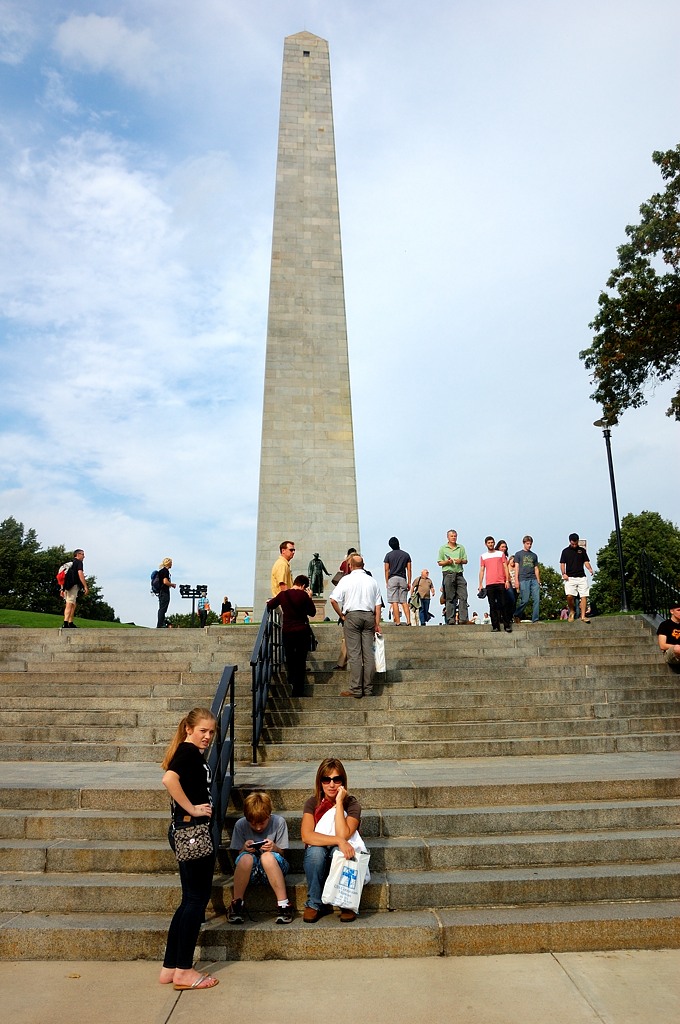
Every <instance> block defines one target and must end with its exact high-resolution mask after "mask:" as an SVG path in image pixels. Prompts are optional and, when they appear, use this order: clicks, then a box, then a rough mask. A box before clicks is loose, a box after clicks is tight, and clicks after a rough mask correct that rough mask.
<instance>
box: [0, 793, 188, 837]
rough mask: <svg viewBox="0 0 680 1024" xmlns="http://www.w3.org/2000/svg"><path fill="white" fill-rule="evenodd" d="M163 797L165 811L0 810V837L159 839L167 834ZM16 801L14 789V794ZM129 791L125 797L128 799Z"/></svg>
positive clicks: (168, 818) (168, 810)
mask: <svg viewBox="0 0 680 1024" xmlns="http://www.w3.org/2000/svg"><path fill="white" fill-rule="evenodd" d="M161 795H162V796H163V797H164V803H165V806H166V808H167V809H166V810H165V811H161V810H145V811H144V812H143V813H139V812H138V813H136V814H135V813H130V812H129V813H128V814H124V813H122V812H119V811H115V810H110V811H104V810H84V809H72V810H43V811H40V812H39V813H37V811H36V809H31V810H24V809H21V808H17V809H10V810H7V809H3V810H0V840H5V839H12V840H15V839H29V840H42V841H48V840H49V841H58V840H62V839H66V840H90V839H92V840H105V841H117V842H119V843H120V844H122V843H124V842H127V841H128V840H153V841H156V842H158V841H160V840H161V839H162V838H164V837H165V836H166V835H167V830H168V824H169V820H170V809H169V801H168V798H167V795H166V794H164V793H163V794H161ZM14 799H15V804H16V803H17V802H18V801H17V793H16V791H15V794H14ZM129 799H130V797H129V795H128V797H127V800H128V802H129Z"/></svg>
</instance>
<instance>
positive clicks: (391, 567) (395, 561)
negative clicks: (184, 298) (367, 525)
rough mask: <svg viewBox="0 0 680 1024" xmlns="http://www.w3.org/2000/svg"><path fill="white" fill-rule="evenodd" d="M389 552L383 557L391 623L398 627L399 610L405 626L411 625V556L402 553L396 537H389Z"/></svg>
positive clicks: (404, 552) (405, 552) (406, 552)
mask: <svg viewBox="0 0 680 1024" xmlns="http://www.w3.org/2000/svg"><path fill="white" fill-rule="evenodd" d="M388 543H389V545H390V550H389V551H388V552H387V554H386V555H385V585H386V587H387V601H388V604H390V605H391V606H392V621H393V622H394V624H395V626H398V625H399V608H400V607H401V609H402V611H403V612H404V620H405V622H406V625H407V626H409V625H410V624H411V613H410V611H409V606H408V595H409V591H410V589H411V556H410V555H409V553H408V551H402V550H401V548H400V547H399V540H398V538H397V537H390V539H389V541H388Z"/></svg>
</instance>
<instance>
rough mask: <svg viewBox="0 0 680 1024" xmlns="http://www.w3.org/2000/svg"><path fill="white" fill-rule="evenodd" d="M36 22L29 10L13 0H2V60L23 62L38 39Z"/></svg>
mask: <svg viewBox="0 0 680 1024" xmlns="http://www.w3.org/2000/svg"><path fill="white" fill-rule="evenodd" d="M36 36H37V32H36V29H35V24H34V22H33V19H32V18H31V16H30V14H29V12H28V11H27V10H25V9H23V8H22V7H19V6H18V5H17V4H15V3H12V2H11V0H1V2H0V62H2V63H3V64H10V65H12V66H15V65H17V64H21V62H22V61H23V60H24V59H25V57H26V55H27V54H28V53H29V52H30V49H31V47H32V45H33V43H34V41H35V39H36Z"/></svg>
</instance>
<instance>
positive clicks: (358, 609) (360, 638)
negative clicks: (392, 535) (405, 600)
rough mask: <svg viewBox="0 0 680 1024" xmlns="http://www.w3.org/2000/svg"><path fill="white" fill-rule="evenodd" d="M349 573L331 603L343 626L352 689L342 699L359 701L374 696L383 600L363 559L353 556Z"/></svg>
mask: <svg viewBox="0 0 680 1024" xmlns="http://www.w3.org/2000/svg"><path fill="white" fill-rule="evenodd" d="M349 570H350V571H349V574H348V575H347V576H343V577H342V579H341V580H340V582H339V583H338V585H337V587H336V588H335V590H334V591H333V592H332V593H331V595H330V602H331V604H332V605H333V608H334V609H335V611H336V612H337V613H338V615H339V616H340V620H341V622H342V624H343V629H344V631H345V643H346V644H347V660H348V663H349V671H350V689H349V690H343V691H342V693H341V694H340V696H341V697H355V698H357V700H359V699H361V697H370V696H372V694H373V679H374V677H375V657H374V655H373V639H374V636H375V634H376V633H380V632H381V629H380V615H381V611H382V599H381V597H380V588H379V586H378V584H377V583H376V582H375V580H374V579H373V577H372V576H369V574H368V573H367V572H366V570H365V569H364V560H363V558H362V557H361V555H359V554H354V555H350V557H349Z"/></svg>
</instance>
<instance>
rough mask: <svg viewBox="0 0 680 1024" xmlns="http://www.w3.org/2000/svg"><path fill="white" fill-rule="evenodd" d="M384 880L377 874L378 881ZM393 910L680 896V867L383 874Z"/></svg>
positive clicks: (673, 864) (672, 864)
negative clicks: (379, 879)
mask: <svg viewBox="0 0 680 1024" xmlns="http://www.w3.org/2000/svg"><path fill="white" fill-rule="evenodd" d="M379 877H380V876H378V878H379ZM385 880H386V884H387V885H388V886H389V894H388V900H389V907H390V909H393V910H413V909H416V908H418V907H465V906H469V907H472V906H480V905H482V904H487V905H491V906H499V905H500V906H502V905H506V906H511V905H512V906H521V905H522V904H527V903H565V902H568V903H571V902H583V903H594V902H599V901H604V900H606V901H609V902H610V901H619V900H637V899H642V900H657V899H660V900H666V899H673V900H675V899H678V898H680V863H678V862H677V861H670V862H665V863H661V864H644V865H637V864H632V865H629V864H607V865H575V866H564V867H561V866H554V867H540V866H536V865H532V866H531V867H529V868H525V867H518V868H508V869H497V868H485V869H472V870H460V871H440V872H429V873H427V874H425V873H423V874H422V875H418V874H417V873H414V872H403V871H401V872H400V871H395V872H388V873H387V874H386V876H385Z"/></svg>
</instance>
